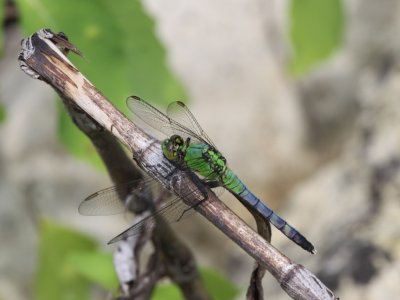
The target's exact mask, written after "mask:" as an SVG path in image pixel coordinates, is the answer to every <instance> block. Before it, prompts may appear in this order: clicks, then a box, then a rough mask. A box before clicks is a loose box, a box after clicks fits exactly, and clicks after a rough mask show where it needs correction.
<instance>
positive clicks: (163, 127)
mask: <svg viewBox="0 0 400 300" xmlns="http://www.w3.org/2000/svg"><path fill="white" fill-rule="evenodd" d="M127 105H128V107H129V109H130V110H131V111H132V112H133V113H134V114H135V115H136V116H138V117H139V118H140V119H141V120H142V121H144V122H145V123H146V124H147V125H149V126H151V127H152V128H154V129H156V130H158V131H160V132H162V133H164V134H165V135H166V136H167V137H168V138H167V139H165V140H164V141H163V142H162V144H161V148H162V152H163V154H164V156H165V157H166V158H167V159H168V160H169V161H170V162H171V163H173V165H174V166H176V168H178V169H180V170H190V171H192V172H194V173H195V174H197V175H199V176H200V177H201V180H202V181H203V182H204V183H205V184H206V185H208V186H209V187H218V186H222V187H224V188H225V189H227V190H228V191H230V192H231V193H232V194H234V195H235V196H237V197H239V198H240V199H242V200H243V201H244V202H246V203H248V204H249V205H250V206H251V207H253V208H254V209H255V210H256V211H257V212H258V213H259V214H261V215H262V216H263V217H264V218H265V219H267V220H268V221H269V222H271V223H272V224H273V225H274V226H275V227H276V228H277V229H278V230H280V231H281V232H282V233H283V234H284V235H286V236H287V237H288V238H289V239H290V240H292V241H293V242H295V243H296V244H297V245H299V246H300V247H302V248H303V249H305V250H307V251H309V252H311V253H315V252H316V251H315V248H314V246H313V245H312V244H311V243H310V242H309V241H308V240H307V239H306V238H305V237H304V236H303V235H302V234H301V233H300V232H298V231H297V230H296V229H295V228H293V227H292V226H290V225H289V224H288V223H287V222H286V221H285V220H283V219H282V218H281V217H279V216H278V215H277V214H275V213H274V212H273V211H272V210H271V209H270V208H269V207H268V206H267V205H266V204H264V203H263V202H262V201H261V200H260V199H259V198H258V197H257V196H255V195H254V194H253V193H252V192H251V191H250V190H249V189H248V188H247V187H246V186H245V184H244V183H243V182H242V181H241V180H240V179H239V177H238V176H236V175H235V173H233V171H232V170H231V169H229V168H228V165H227V162H226V159H225V157H224V156H223V155H222V154H221V152H219V151H218V150H217V148H216V146H215V145H214V143H213V142H212V141H211V139H210V138H209V137H208V136H207V134H206V133H205V132H204V130H203V129H202V128H201V126H200V125H199V123H198V122H197V120H196V118H195V117H194V116H193V114H192V113H191V112H190V110H189V109H188V108H187V106H186V105H185V104H184V103H182V102H180V101H177V102H173V103H171V104H170V105H169V106H168V108H167V114H164V113H162V112H161V111H160V110H158V109H157V108H155V107H153V106H152V105H150V104H149V103H147V102H146V101H144V100H142V99H141V98H139V97H137V96H131V97H129V98H128V99H127ZM151 181H152V180H144V181H142V182H141V183H139V186H140V187H139V189H142V190H145V187H146V186H148V184H149V183H150V182H151ZM137 184H138V183H137V182H135V183H133V184H132V185H137ZM125 188H126V187H125ZM118 189H119V188H118V187H116V188H109V189H106V190H103V191H100V192H98V193H95V194H93V195H91V196H89V197H88V198H87V199H85V200H84V201H83V202H82V203H81V206H80V212H81V213H83V214H106V213H107V212H106V211H105V209H106V207H109V208H110V207H117V206H119V207H121V206H122V205H121V204H117V203H118V202H119V200H118V193H116V191H118ZM138 194H140V193H134V195H138ZM205 198H206V195H205ZM111 202H112V203H113V204H111ZM99 204H100V205H99ZM99 206H102V207H104V210H103V209H100V210H98V209H93V207H99ZM189 209H190V208H189V207H187V206H186V205H185V204H184V203H183V201H181V200H180V199H179V198H177V199H172V200H169V201H168V202H167V204H166V205H165V206H164V207H163V208H162V209H161V210H160V211H158V212H156V213H155V214H154V215H152V216H150V217H148V218H147V219H145V220H143V221H141V222H139V223H136V224H134V225H133V226H132V227H130V228H128V229H127V230H125V231H124V232H123V233H121V234H120V235H118V236H117V237H116V238H114V239H113V240H111V242H115V241H117V240H120V239H122V238H125V237H128V236H130V235H135V234H136V233H137V232H138V231H139V230H140V229H141V228H142V227H143V226H144V225H145V226H148V224H151V225H154V223H155V219H156V216H163V217H165V219H166V220H167V221H172V220H175V221H179V219H180V218H181V217H182V216H183V214H184V213H185V212H186V211H188V210H189ZM118 212H119V209H118ZM110 213H115V211H110Z"/></svg>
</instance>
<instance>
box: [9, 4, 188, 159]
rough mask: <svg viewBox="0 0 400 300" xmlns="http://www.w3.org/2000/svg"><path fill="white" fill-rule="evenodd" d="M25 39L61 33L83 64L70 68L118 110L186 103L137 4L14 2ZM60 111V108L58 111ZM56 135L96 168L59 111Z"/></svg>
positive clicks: (150, 23) (151, 26)
mask: <svg viewBox="0 0 400 300" xmlns="http://www.w3.org/2000/svg"><path fill="white" fill-rule="evenodd" d="M16 2H17V4H18V6H19V9H20V12H21V25H22V28H23V31H24V34H25V35H30V34H32V33H33V32H35V31H37V30H38V29H40V28H50V29H51V30H52V31H53V32H59V31H63V32H64V33H66V34H67V36H68V37H69V38H70V40H71V42H72V43H73V44H75V45H76V46H77V47H78V49H80V50H81V51H82V52H83V53H84V55H85V58H86V60H82V59H81V58H80V57H77V56H74V55H71V60H72V61H73V62H74V64H75V65H76V66H77V67H78V68H79V70H81V71H82V73H83V74H84V75H85V76H87V78H88V79H89V80H90V81H91V82H93V83H94V85H95V86H96V87H98V88H99V89H100V90H101V92H102V93H103V94H104V95H105V96H106V97H107V98H108V99H110V100H111V101H112V102H113V103H114V104H115V105H116V106H117V107H118V108H119V109H121V110H122V111H124V112H127V109H126V106H125V98H126V97H127V96H129V95H131V94H136V95H140V96H141V97H143V98H145V99H148V100H150V101H152V102H155V103H160V104H167V103H169V102H171V101H172V100H177V99H181V100H182V99H185V98H186V96H185V93H184V89H183V87H182V86H181V85H180V83H179V82H178V81H177V79H176V78H175V76H174V75H173V74H172V73H171V71H170V70H169V68H168V67H167V64H166V52H165V49H164V48H163V46H162V44H161V42H160V41H159V39H158V38H157V36H156V34H155V26H154V22H153V20H152V18H150V17H149V16H148V15H147V14H146V13H145V11H144V9H143V7H142V5H141V2H140V1H132V0H119V1H109V0H96V1H93V0H35V1H29V0H16ZM60 107H61V106H60ZM59 136H60V139H61V141H62V142H63V143H64V144H65V145H66V147H67V148H68V149H69V151H71V152H72V153H73V154H74V155H76V156H78V157H81V158H83V159H85V160H89V161H90V162H92V163H96V164H99V162H100V161H99V159H98V158H97V155H95V151H94V148H93V146H92V145H91V143H90V142H89V141H88V139H87V138H86V137H84V136H83V135H82V134H81V133H80V132H79V130H78V129H76V127H75V126H74V125H73V124H72V122H71V120H70V118H69V117H68V116H67V114H66V113H65V112H64V109H61V110H60V116H59Z"/></svg>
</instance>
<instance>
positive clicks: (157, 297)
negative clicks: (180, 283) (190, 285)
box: [151, 284, 184, 300]
mask: <svg viewBox="0 0 400 300" xmlns="http://www.w3.org/2000/svg"><path fill="white" fill-rule="evenodd" d="M164 299H174V300H184V298H183V297H182V294H181V292H180V290H179V289H178V288H177V287H176V285H174V284H158V285H157V286H156V288H155V289H154V291H153V294H152V296H151V300H164Z"/></svg>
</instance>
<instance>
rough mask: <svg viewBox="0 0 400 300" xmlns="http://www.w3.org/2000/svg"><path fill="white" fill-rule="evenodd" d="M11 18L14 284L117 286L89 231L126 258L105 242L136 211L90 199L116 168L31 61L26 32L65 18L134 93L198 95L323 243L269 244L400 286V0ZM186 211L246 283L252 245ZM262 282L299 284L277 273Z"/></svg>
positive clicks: (352, 284)
mask: <svg viewBox="0 0 400 300" xmlns="http://www.w3.org/2000/svg"><path fill="white" fill-rule="evenodd" d="M0 18H2V20H3V23H2V24H3V27H2V30H1V31H0V46H1V49H0V50H1V51H0V52H1V57H0V141H1V142H0V238H1V241H2V242H1V250H0V299H16V300H18V299H34V298H37V299H67V298H68V299H90V295H91V296H94V297H93V298H96V299H104V296H102V295H106V294H107V291H109V290H112V289H113V287H114V286H113V285H112V284H111V285H110V284H109V283H108V282H110V281H107V280H106V279H104V278H93V275H92V274H90V272H89V273H88V272H87V270H85V262H86V261H87V260H88V259H82V257H83V256H82V255H81V256H79V255H77V254H76V253H77V249H78V250H82V249H83V250H85V251H89V250H90V251H93V253H95V254H93V261H94V262H95V263H97V264H101V265H102V266H103V265H104V266H105V267H104V268H105V269H107V267H108V269H107V270H110V269H111V270H112V266H111V265H107V262H110V260H109V258H110V253H111V252H112V250H113V249H114V247H113V246H106V242H107V241H108V240H109V239H110V238H112V237H113V236H115V235H116V234H118V233H119V232H120V231H122V230H123V229H124V228H126V227H127V226H128V225H129V224H131V221H132V218H131V217H129V216H127V215H120V216H107V217H84V216H81V215H79V214H78V211H77V208H78V205H79V203H80V202H81V201H82V200H83V199H84V198H85V197H86V196H88V195H89V194H91V193H93V192H95V191H97V190H99V189H102V188H105V187H108V186H110V185H111V182H110V180H109V179H108V177H107V174H106V172H105V171H104V168H103V167H102V166H101V162H100V160H99V159H98V157H97V155H96V153H95V151H94V149H93V148H92V146H91V145H90V144H89V143H88V141H87V140H86V138H84V137H83V136H82V135H81V134H80V133H79V132H78V130H77V129H75V128H74V125H73V124H72V122H71V121H70V120H69V118H68V116H67V115H66V114H65V113H64V112H63V107H61V105H60V101H59V99H58V98H57V96H56V94H55V92H54V91H53V90H52V89H51V88H50V87H49V86H48V85H46V84H44V83H43V82H40V81H37V80H33V79H31V78H29V77H28V76H26V75H25V74H24V73H23V72H21V70H20V69H19V65H18V63H17V57H18V54H19V50H20V40H21V38H22V37H26V36H28V35H30V34H32V33H33V32H35V31H37V30H38V29H40V28H51V30H52V31H54V32H58V31H63V32H65V33H66V34H67V36H68V37H69V39H70V41H71V42H72V43H74V44H75V45H76V46H77V47H78V48H79V49H80V50H81V51H82V52H83V53H84V56H85V59H83V60H82V59H81V58H79V57H74V56H73V55H71V59H72V61H73V62H74V63H75V64H76V65H77V66H78V68H79V69H80V70H81V71H82V73H83V74H84V75H85V76H87V78H89V80H91V81H92V82H93V83H94V84H95V85H96V86H97V88H98V89H99V90H101V91H102V92H103V93H104V94H105V95H106V96H107V97H108V98H109V99H110V100H111V101H112V102H113V103H114V104H115V105H116V106H117V107H118V108H120V109H121V110H123V111H124V112H127V109H126V107H125V98H126V97H127V96H129V95H132V94H135V95H139V96H141V97H142V98H144V99H147V100H148V101H150V102H151V103H153V104H155V105H159V106H160V107H166V106H167V104H168V103H169V102H171V101H174V100H182V101H185V102H186V103H187V104H188V105H189V106H190V108H191V110H192V111H193V113H194V114H195V115H196V117H197V118H198V120H199V122H200V123H201V124H202V126H203V127H204V129H205V130H206V131H207V133H208V135H209V136H210V137H211V138H212V139H213V140H214V142H215V144H216V145H217V146H218V147H219V149H220V150H221V151H222V153H224V155H225V156H226V158H227V160H228V162H229V164H230V167H231V168H232V169H233V170H234V171H235V172H236V173H237V174H238V175H239V177H240V178H241V179H242V180H243V181H244V182H245V183H246V184H247V185H248V186H249V188H250V189H251V190H253V191H254V193H255V194H257V195H259V196H260V197H261V198H262V199H264V201H265V202H266V203H267V204H268V205H269V206H270V207H271V208H273V209H274V210H276V211H277V212H278V214H279V215H281V216H282V217H283V218H284V219H286V220H287V221H288V222H289V223H290V224H292V225H293V226H294V227H295V228H297V229H298V230H299V231H301V232H302V233H303V234H304V235H305V236H306V237H307V238H308V239H309V240H310V241H312V242H313V244H314V245H315V246H316V248H317V249H318V254H316V255H310V254H308V253H306V252H305V251H303V250H302V249H301V248H299V247H297V246H296V245H295V244H293V243H292V242H290V241H289V240H288V239H286V238H285V237H284V236H283V235H282V234H281V233H280V232H279V231H277V230H275V229H273V230H274V231H273V236H272V243H273V245H274V246H275V247H277V248H278V249H280V250H281V251H282V252H283V253H285V254H286V255H287V256H289V257H290V258H291V259H293V260H295V261H296V262H298V263H301V264H303V265H304V266H306V267H307V268H308V269H310V270H311V271H312V272H313V273H315V274H317V276H318V277H319V278H320V279H321V280H322V281H323V282H324V283H325V284H326V285H327V286H328V287H329V288H331V289H332V290H333V291H335V294H336V296H339V297H340V298H342V299H396V297H398V295H400V286H399V282H400V263H399V257H400V200H399V199H400V185H399V184H400V172H399V171H400V101H399V100H400V67H399V60H400V39H399V38H398V36H399V35H400V1H396V0H382V1H373V0H364V1H361V0H348V1H341V0H326V1H318V0H290V1H289V0H287V1H278V0H258V1H244V0H242V1H234V2H232V1H228V0H221V1H211V0H206V1H201V2H199V1H185V0H169V1H162V0H144V1H134V0H121V1H107V0H98V1H89V0H80V1H77V0H73V1H71V0H36V1H28V0H14V1H13V0H1V1H0ZM223 198H224V199H225V200H226V201H227V203H228V204H229V205H230V206H231V207H232V208H233V209H234V210H235V211H236V212H237V213H238V214H239V215H240V216H241V217H242V218H244V219H245V220H246V221H247V222H249V223H250V224H253V221H252V219H251V217H250V215H249V214H248V213H246V212H245V209H244V208H243V207H242V206H241V205H240V204H239V203H237V201H235V199H232V197H230V196H229V193H228V192H225V193H224V195H223ZM176 229H177V231H180V232H181V235H182V237H183V239H184V240H185V241H186V242H187V244H188V245H189V247H190V248H191V249H192V250H193V252H194V253H195V255H196V258H197V261H198V263H199V265H200V266H201V267H204V268H208V269H211V270H212V271H213V272H216V273H218V274H219V275H220V276H221V277H223V278H224V280H225V281H224V282H225V283H224V284H221V287H222V286H224V287H225V286H226V288H227V289H230V288H232V287H234V288H235V289H237V293H235V297H236V299H243V298H244V295H245V291H246V288H247V285H248V281H249V277H250V273H251V270H252V267H253V261H252V259H251V258H250V257H249V256H248V255H247V254H246V253H244V251H242V250H241V249H240V248H239V247H238V246H237V245H236V244H234V243H233V242H231V241H230V240H229V239H228V238H226V237H225V236H224V235H223V234H222V233H221V232H219V231H218V230H217V229H215V228H214V227H213V226H212V225H211V224H209V223H208V222H207V221H205V220H203V219H202V217H200V216H195V217H193V218H191V219H190V220H185V221H184V226H179V225H178V226H176ZM74 251H75V252H74ZM78 252H79V251H78ZM71 253H74V254H75V255H71ZM71 257H72V258H71ZM103 258H105V259H103ZM97 259H98V260H97ZM82 260H83V262H82ZM99 273H100V272H99ZM105 273H107V272H106V271H105ZM107 276H109V275H108V274H106V275H104V276H103V277H107ZM110 276H111V277H112V275H110ZM111 281H112V280H111ZM263 284H264V292H265V296H266V297H267V298H268V299H289V297H288V295H286V294H285V293H284V292H283V291H282V290H281V289H280V287H279V285H278V284H277V283H276V281H275V279H274V278H273V277H272V276H271V275H269V274H266V276H265V278H264V280H263ZM92 286H97V287H99V288H97V289H96V290H95V292H93V289H92V288H91V287H92ZM114 288H115V287H114ZM102 297H103V298H102ZM232 297H233V296H232ZM160 299H162V293H161V298H160ZM229 299H231V298H229Z"/></svg>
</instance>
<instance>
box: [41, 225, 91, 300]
mask: <svg viewBox="0 0 400 300" xmlns="http://www.w3.org/2000/svg"><path fill="white" fill-rule="evenodd" d="M95 249H96V243H95V242H94V240H92V239H90V238H88V237H86V236H84V235H82V234H81V233H79V232H76V231H74V230H71V229H69V228H65V227H62V226H60V225H58V224H56V223H54V222H52V221H49V220H41V221H40V224H39V251H38V252H39V253H38V256H39V257H38V267H37V274H36V276H35V283H34V289H35V298H36V299H58V300H63V299H65V300H67V299H89V288H90V282H89V281H88V280H85V278H84V277H82V276H81V275H80V274H79V273H78V272H76V270H75V269H74V267H73V265H72V264H71V263H70V258H69V256H70V255H71V254H73V253H74V252H76V251H90V250H92V251H93V250H95Z"/></svg>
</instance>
